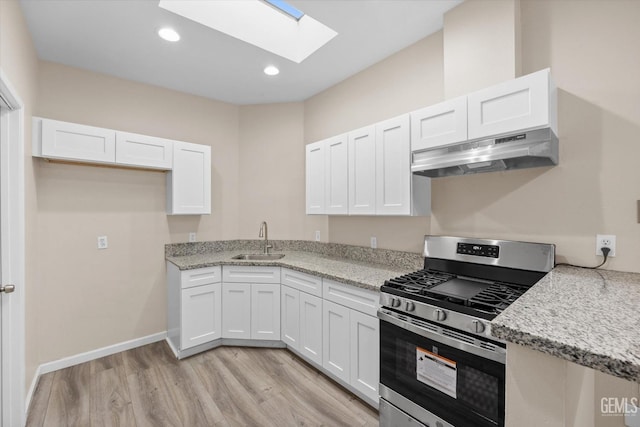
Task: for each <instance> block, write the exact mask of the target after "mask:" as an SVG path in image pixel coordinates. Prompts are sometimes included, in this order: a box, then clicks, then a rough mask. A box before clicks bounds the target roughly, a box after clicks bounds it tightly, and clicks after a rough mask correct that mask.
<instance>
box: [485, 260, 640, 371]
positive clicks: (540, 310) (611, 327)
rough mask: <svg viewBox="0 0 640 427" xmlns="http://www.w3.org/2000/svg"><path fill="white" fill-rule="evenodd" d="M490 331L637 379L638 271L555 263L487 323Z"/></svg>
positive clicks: (639, 362)
mask: <svg viewBox="0 0 640 427" xmlns="http://www.w3.org/2000/svg"><path fill="white" fill-rule="evenodd" d="M491 333H492V335H493V336H495V337H497V338H500V339H503V340H505V341H508V342H512V343H516V344H522V345H524V346H527V347H530V348H533V349H535V350H539V351H541V352H544V353H548V354H551V355H553V356H556V357H559V358H562V359H565V360H568V361H571V362H574V363H577V364H579V365H583V366H586V367H589V368H593V369H596V370H599V371H602V372H604V373H607V374H610V375H613V376H615V377H619V378H623V379H626V380H630V381H635V382H640V274H638V273H623V272H618V271H608V270H587V269H582V268H574V267H567V266H559V267H556V268H555V269H553V271H551V272H550V273H549V274H547V275H546V276H545V277H544V278H543V279H542V280H540V281H539V282H538V283H537V284H535V285H534V286H533V287H532V288H531V289H529V290H528V291H527V292H526V293H525V294H524V295H523V296H521V297H520V298H518V300H516V302H514V303H513V304H511V305H510V306H509V307H508V308H507V309H506V310H505V311H503V312H502V313H501V314H500V315H499V316H498V317H496V318H495V319H494V320H493V321H492V322H491Z"/></svg>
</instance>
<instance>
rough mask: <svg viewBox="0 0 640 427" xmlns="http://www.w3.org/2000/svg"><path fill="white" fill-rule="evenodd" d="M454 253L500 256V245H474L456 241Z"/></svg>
mask: <svg viewBox="0 0 640 427" xmlns="http://www.w3.org/2000/svg"><path fill="white" fill-rule="evenodd" d="M456 253H458V254H462V255H475V256H483V257H487V258H500V246H498V245H476V244H473V243H458V247H457V249H456Z"/></svg>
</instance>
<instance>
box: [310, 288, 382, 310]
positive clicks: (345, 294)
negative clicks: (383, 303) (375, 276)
mask: <svg viewBox="0 0 640 427" xmlns="http://www.w3.org/2000/svg"><path fill="white" fill-rule="evenodd" d="M322 285H323V286H322V287H323V297H324V299H326V300H329V301H333V302H335V303H337V304H341V305H344V306H346V307H349V308H352V309H354V310H358V311H360V312H362V313H364V314H368V315H369V316H377V314H378V306H379V303H378V302H379V300H380V293H379V292H376V291H370V290H368V289H362V288H357V287H355V286H348V285H343V284H341V283H338V282H334V281H333V280H328V279H323V280H322Z"/></svg>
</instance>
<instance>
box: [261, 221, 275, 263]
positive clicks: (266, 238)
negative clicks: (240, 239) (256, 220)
mask: <svg viewBox="0 0 640 427" xmlns="http://www.w3.org/2000/svg"><path fill="white" fill-rule="evenodd" d="M258 237H264V253H265V255H269V248H272V247H273V246H271V245H270V244H269V236H268V231H267V221H262V224H260V233H259V234H258Z"/></svg>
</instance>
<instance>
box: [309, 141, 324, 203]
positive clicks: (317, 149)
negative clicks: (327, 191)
mask: <svg viewBox="0 0 640 427" xmlns="http://www.w3.org/2000/svg"><path fill="white" fill-rule="evenodd" d="M324 164H325V145H324V141H318V142H314V143H313V144H309V145H307V146H306V168H305V170H306V196H307V215H322V214H326V210H325V195H324V187H325V168H324Z"/></svg>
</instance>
